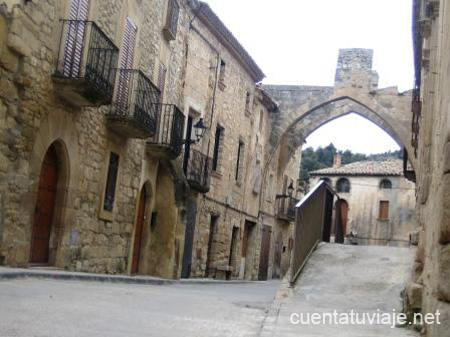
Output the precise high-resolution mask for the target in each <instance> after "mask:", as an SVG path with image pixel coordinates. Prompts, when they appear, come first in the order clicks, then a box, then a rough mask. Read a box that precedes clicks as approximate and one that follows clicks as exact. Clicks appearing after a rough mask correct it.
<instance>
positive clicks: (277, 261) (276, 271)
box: [272, 232, 283, 278]
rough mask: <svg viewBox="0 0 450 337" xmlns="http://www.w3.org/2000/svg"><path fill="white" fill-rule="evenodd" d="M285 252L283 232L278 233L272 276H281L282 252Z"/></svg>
mask: <svg viewBox="0 0 450 337" xmlns="http://www.w3.org/2000/svg"><path fill="white" fill-rule="evenodd" d="M282 253H283V234H281V232H279V233H278V236H277V240H276V241H275V249H274V257H273V273H272V278H280V277H281V254H282Z"/></svg>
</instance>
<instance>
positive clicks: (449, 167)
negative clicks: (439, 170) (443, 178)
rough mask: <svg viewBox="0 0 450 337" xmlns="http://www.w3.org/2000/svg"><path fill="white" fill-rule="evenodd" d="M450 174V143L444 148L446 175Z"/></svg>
mask: <svg viewBox="0 0 450 337" xmlns="http://www.w3.org/2000/svg"><path fill="white" fill-rule="evenodd" d="M445 173H450V142H448V143H447V144H445V148H444V174H445Z"/></svg>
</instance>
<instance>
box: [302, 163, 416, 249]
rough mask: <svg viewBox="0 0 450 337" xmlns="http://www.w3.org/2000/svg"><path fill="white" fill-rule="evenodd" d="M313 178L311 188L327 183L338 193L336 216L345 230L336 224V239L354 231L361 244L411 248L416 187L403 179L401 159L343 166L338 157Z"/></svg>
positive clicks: (414, 224)
mask: <svg viewBox="0 0 450 337" xmlns="http://www.w3.org/2000/svg"><path fill="white" fill-rule="evenodd" d="M310 175H311V178H310V179H311V183H312V186H314V185H315V184H317V183H318V182H319V180H325V181H326V182H328V184H329V185H330V186H331V187H333V188H334V189H335V191H336V192H337V193H338V194H339V197H340V199H339V200H338V201H336V203H335V207H334V208H335V212H334V214H335V216H339V217H341V219H342V220H341V223H340V224H341V225H342V230H341V229H340V228H339V229H337V227H336V225H335V228H334V234H335V237H336V238H337V237H338V236H341V239H342V236H345V235H348V234H350V232H352V233H353V234H355V235H356V237H357V242H358V244H369V245H391V246H408V245H409V242H410V235H411V234H412V233H414V232H416V231H417V226H416V224H417V221H416V219H415V185H414V183H413V182H410V181H408V180H407V179H406V178H405V177H404V176H403V162H402V160H401V159H393V158H392V159H388V160H385V161H360V162H354V163H351V164H346V165H341V158H340V155H336V156H335V162H334V165H333V167H330V168H325V169H320V170H316V171H313V172H310ZM338 212H340V213H338ZM334 223H335V224H336V222H334Z"/></svg>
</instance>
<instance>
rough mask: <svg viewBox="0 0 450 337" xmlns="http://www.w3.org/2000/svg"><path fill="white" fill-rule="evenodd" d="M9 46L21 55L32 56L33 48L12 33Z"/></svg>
mask: <svg viewBox="0 0 450 337" xmlns="http://www.w3.org/2000/svg"><path fill="white" fill-rule="evenodd" d="M8 47H9V48H10V49H12V50H13V51H14V52H16V53H17V54H19V55H21V56H25V57H29V56H31V48H30V47H29V45H28V44H27V43H26V42H25V41H23V40H22V39H21V38H20V37H19V36H17V35H14V34H11V35H9V37H8Z"/></svg>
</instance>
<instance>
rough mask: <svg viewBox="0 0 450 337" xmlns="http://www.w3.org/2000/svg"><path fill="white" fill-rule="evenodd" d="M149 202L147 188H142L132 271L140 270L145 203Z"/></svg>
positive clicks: (134, 272) (133, 272)
mask: <svg viewBox="0 0 450 337" xmlns="http://www.w3.org/2000/svg"><path fill="white" fill-rule="evenodd" d="M146 202H147V195H146V193H145V188H144V187H143V188H142V191H141V195H140V197H139V208H138V214H137V220H136V229H135V231H134V246H133V262H132V264H131V273H132V274H137V273H138V271H139V260H140V258H141V246H142V232H143V229H144V222H145V204H146Z"/></svg>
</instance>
